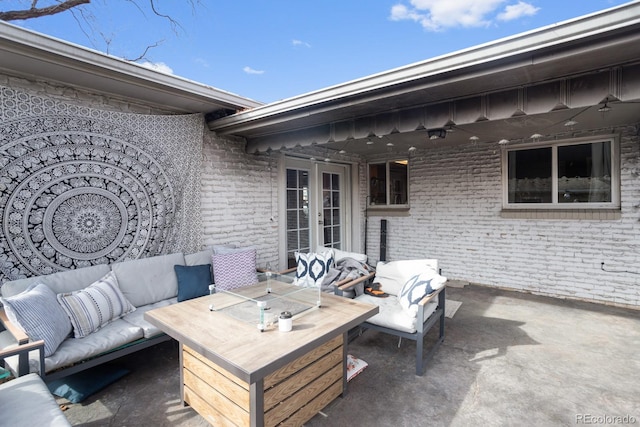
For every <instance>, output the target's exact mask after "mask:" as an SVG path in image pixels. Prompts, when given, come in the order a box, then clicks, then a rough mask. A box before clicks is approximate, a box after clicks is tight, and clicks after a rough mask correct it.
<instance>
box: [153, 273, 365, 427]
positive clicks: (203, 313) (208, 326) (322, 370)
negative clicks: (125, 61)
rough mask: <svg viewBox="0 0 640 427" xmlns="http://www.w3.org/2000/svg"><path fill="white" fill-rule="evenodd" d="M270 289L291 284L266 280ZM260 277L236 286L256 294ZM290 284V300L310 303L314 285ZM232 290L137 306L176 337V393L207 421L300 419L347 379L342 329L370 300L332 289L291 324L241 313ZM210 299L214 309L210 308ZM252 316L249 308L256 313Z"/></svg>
mask: <svg viewBox="0 0 640 427" xmlns="http://www.w3.org/2000/svg"><path fill="white" fill-rule="evenodd" d="M270 287H271V289H272V290H273V293H274V294H285V293H288V292H289V291H290V290H294V289H299V288H296V287H294V286H293V285H290V284H286V283H282V282H279V281H273V280H272V281H271V282H270ZM265 288H266V287H265V283H259V284H258V285H255V286H249V287H245V288H241V289H237V290H235V291H234V292H237V293H238V294H242V296H243V297H248V298H256V299H259V298H262V297H264V295H265V294H266V292H265ZM308 291H309V292H306V291H304V292H296V293H295V294H294V295H295V296H292V297H291V298H296V301H295V302H296V303H308V304H311V305H314V304H316V302H317V300H318V294H317V291H315V292H314V291H313V290H311V289H309V290H308ZM239 300H240V299H239V297H238V296H234V295H230V294H226V293H216V294H214V295H208V296H204V297H201V298H196V299H193V300H189V301H184V302H181V303H178V304H173V305H171V306H167V307H162V308H158V309H155V310H150V311H148V312H147V313H145V315H144V317H145V319H146V320H147V321H149V322H150V323H152V324H153V325H155V326H157V327H158V328H160V329H161V330H162V331H164V332H165V333H167V334H168V335H170V336H171V337H172V338H174V339H176V340H177V341H178V342H179V343H180V364H181V369H180V371H181V396H182V400H183V402H184V403H185V404H187V405H190V406H191V407H193V408H194V409H195V410H196V411H197V412H198V413H199V414H200V415H202V416H203V417H204V418H205V419H207V420H208V421H209V422H210V423H211V424H213V425H216V426H218V425H222V426H225V425H238V426H263V425H265V426H272V425H277V424H279V423H281V422H285V423H286V424H287V425H302V424H303V423H304V422H306V421H308V420H309V419H310V418H312V417H313V416H314V415H315V414H316V413H317V412H318V411H320V410H321V409H322V408H324V407H325V406H326V405H327V404H328V403H329V402H331V401H332V400H333V399H335V398H336V397H338V396H340V395H342V394H344V393H345V392H346V387H347V379H346V378H347V377H346V373H347V367H346V356H347V353H346V344H347V332H348V331H349V330H350V329H351V328H353V327H355V326H357V325H359V324H360V323H362V322H363V321H365V320H366V319H368V318H369V317H371V316H373V315H375V314H376V313H377V312H378V308H377V307H376V306H373V305H369V304H363V303H360V302H357V301H354V300H351V299H347V298H343V297H338V296H336V295H332V294H326V293H323V294H322V302H321V305H320V307H315V308H311V309H309V310H306V311H304V312H303V313H301V314H298V315H296V316H294V319H293V330H291V331H290V332H280V331H279V330H278V326H277V324H276V325H270V326H268V327H267V328H266V329H265V330H264V331H263V332H261V331H260V329H259V328H258V326H257V322H253V321H247V320H246V319H245V320H241V319H240V317H238V316H237V315H233V314H232V311H229V310H226V309H225V308H227V307H229V308H234V306H236V305H237V304H239V303H240V301H239ZM210 305H213V308H214V310H213V311H212V310H210ZM256 316H257V314H256Z"/></svg>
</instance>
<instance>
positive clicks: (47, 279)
mask: <svg viewBox="0 0 640 427" xmlns="http://www.w3.org/2000/svg"><path fill="white" fill-rule="evenodd" d="M110 270H111V268H110V267H109V266H108V265H106V264H99V265H93V266H91V267H84V268H77V269H75V270H67V271H59V272H57V273H52V274H47V275H46V276H34V277H28V278H26V279H18V280H12V281H10V282H7V283H5V284H3V285H2V288H0V289H2V296H3V297H10V296H12V295H17V294H19V293H20V292H22V291H24V290H25V289H27V288H28V287H29V286H31V285H33V284H34V283H44V284H45V285H47V286H48V287H49V288H51V290H52V291H53V292H54V293H56V294H59V293H61V292H72V291H77V290H78V289H83V288H86V287H87V286H89V285H90V284H92V283H93V282H95V281H96V280H98V279H99V278H101V277H102V276H104V275H105V274H107V273H108V272H109V271H110Z"/></svg>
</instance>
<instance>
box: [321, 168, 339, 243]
mask: <svg viewBox="0 0 640 427" xmlns="http://www.w3.org/2000/svg"><path fill="white" fill-rule="evenodd" d="M341 196H342V195H341V190H340V175H339V174H336V173H328V172H323V173H322V207H323V210H322V223H323V224H324V226H323V232H322V237H323V239H324V241H323V242H321V243H322V244H323V246H325V247H329V248H338V249H339V248H340V246H341V242H340V238H341V237H340V231H341V230H340V228H339V227H338V229H337V230H336V225H338V224H339V223H340V215H341V211H340V198H341ZM336 217H337V220H336Z"/></svg>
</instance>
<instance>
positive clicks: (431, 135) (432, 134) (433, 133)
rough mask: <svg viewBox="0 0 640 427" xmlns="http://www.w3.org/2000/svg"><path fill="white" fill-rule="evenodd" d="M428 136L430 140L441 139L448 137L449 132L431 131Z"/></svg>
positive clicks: (442, 130)
mask: <svg viewBox="0 0 640 427" xmlns="http://www.w3.org/2000/svg"><path fill="white" fill-rule="evenodd" d="M427 135H428V136H429V139H440V138H445V137H446V136H447V131H446V130H444V129H429V130H428V131H427Z"/></svg>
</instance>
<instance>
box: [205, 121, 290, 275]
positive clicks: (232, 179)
mask: <svg viewBox="0 0 640 427" xmlns="http://www.w3.org/2000/svg"><path fill="white" fill-rule="evenodd" d="M244 151H245V143H244V141H242V140H234V139H231V138H222V137H218V136H215V135H214V134H212V133H206V134H205V141H204V148H203V171H202V224H203V228H204V230H203V233H204V235H203V243H204V245H205V246H207V245H234V246H239V247H244V246H253V247H255V248H256V249H257V254H258V266H263V267H264V266H265V265H266V263H267V262H270V263H272V265H273V267H277V259H278V249H279V246H278V245H279V239H278V200H277V197H278V182H277V179H278V172H277V158H276V156H269V155H266V154H261V155H255V154H246V153H245V152H244Z"/></svg>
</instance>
